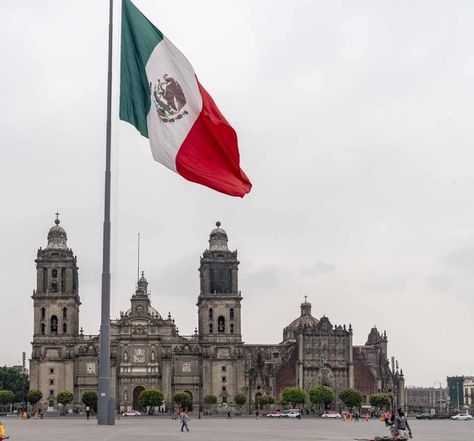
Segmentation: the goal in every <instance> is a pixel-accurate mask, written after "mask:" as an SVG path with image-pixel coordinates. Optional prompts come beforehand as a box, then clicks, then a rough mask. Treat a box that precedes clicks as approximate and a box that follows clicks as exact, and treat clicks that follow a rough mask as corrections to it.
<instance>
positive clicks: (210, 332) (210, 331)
mask: <svg viewBox="0 0 474 441" xmlns="http://www.w3.org/2000/svg"><path fill="white" fill-rule="evenodd" d="M212 332H213V329H212V323H209V334H212Z"/></svg>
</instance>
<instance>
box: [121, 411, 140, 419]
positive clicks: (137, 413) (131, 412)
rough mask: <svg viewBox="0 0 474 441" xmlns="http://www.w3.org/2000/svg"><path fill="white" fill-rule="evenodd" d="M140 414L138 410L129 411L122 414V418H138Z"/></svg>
mask: <svg viewBox="0 0 474 441" xmlns="http://www.w3.org/2000/svg"><path fill="white" fill-rule="evenodd" d="M140 415H141V413H140V412H139V411H138V410H130V411H128V412H124V413H123V414H122V416H124V417H127V416H140Z"/></svg>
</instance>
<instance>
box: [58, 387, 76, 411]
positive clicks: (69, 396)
mask: <svg viewBox="0 0 474 441" xmlns="http://www.w3.org/2000/svg"><path fill="white" fill-rule="evenodd" d="M56 399H57V400H58V403H61V404H62V405H63V406H64V414H66V412H67V405H68V404H69V403H72V400H73V399H74V394H73V393H72V392H71V391H70V390H63V391H61V392H59V393H58V396H57V397H56Z"/></svg>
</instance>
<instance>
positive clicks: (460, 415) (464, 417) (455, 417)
mask: <svg viewBox="0 0 474 441" xmlns="http://www.w3.org/2000/svg"><path fill="white" fill-rule="evenodd" d="M451 419H452V420H472V415H469V414H468V413H458V414H457V415H453V416H452V417H451Z"/></svg>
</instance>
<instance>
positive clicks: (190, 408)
mask: <svg viewBox="0 0 474 441" xmlns="http://www.w3.org/2000/svg"><path fill="white" fill-rule="evenodd" d="M184 392H185V393H186V394H188V395H189V396H190V397H191V400H190V404H189V406H188V411H189V412H191V411H192V410H193V394H192V393H191V392H189V390H185V391H184Z"/></svg>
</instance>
